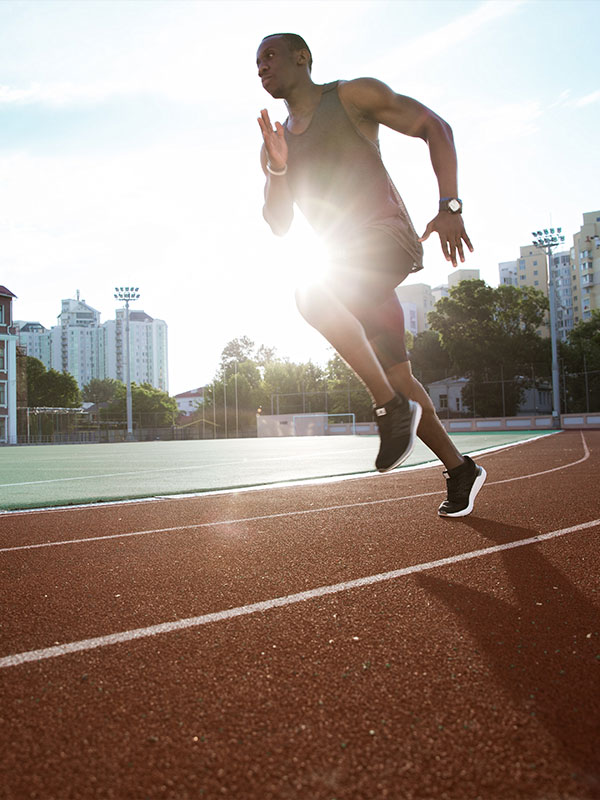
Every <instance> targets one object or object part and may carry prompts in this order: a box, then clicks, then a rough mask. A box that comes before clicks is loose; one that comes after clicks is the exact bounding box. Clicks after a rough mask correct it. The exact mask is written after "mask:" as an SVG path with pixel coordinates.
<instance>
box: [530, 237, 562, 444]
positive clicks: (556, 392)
mask: <svg viewBox="0 0 600 800" xmlns="http://www.w3.org/2000/svg"><path fill="white" fill-rule="evenodd" d="M561 231H562V228H556V229H554V228H544V230H543V231H533V232H532V234H531V235H532V236H533V244H534V247H539V248H540V249H541V250H545V251H546V254H547V256H548V298H549V300H550V340H551V343H552V425H553V427H555V428H560V386H559V382H558V345H557V336H556V294H555V285H554V270H553V269H552V251H553V250H554V248H555V247H558V246H559V245H560V244H562V243H563V242H564V241H565V237H564V236H563V235H562V233H561Z"/></svg>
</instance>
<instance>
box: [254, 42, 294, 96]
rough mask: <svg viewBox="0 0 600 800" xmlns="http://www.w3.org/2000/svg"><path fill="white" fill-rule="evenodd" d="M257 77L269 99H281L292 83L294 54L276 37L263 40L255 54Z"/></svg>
mask: <svg viewBox="0 0 600 800" xmlns="http://www.w3.org/2000/svg"><path fill="white" fill-rule="evenodd" d="M256 66H257V67H258V77H259V78H260V80H261V83H262V85H263V88H264V89H266V90H267V92H268V93H269V94H270V95H271V97H276V98H282V97H285V96H286V91H287V89H288V88H289V86H290V82H291V81H293V79H294V77H295V75H296V73H297V67H296V62H295V60H294V54H293V53H292V52H291V50H290V49H289V47H288V45H287V43H286V42H285V41H284V40H283V39H281V38H280V37H278V36H269V37H268V38H267V39H263V41H262V42H261V43H260V47H259V48H258V53H257V54H256Z"/></svg>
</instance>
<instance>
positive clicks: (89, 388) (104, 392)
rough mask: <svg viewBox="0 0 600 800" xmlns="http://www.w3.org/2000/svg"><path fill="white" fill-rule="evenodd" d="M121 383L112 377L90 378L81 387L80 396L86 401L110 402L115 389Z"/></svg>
mask: <svg viewBox="0 0 600 800" xmlns="http://www.w3.org/2000/svg"><path fill="white" fill-rule="evenodd" d="M122 385H123V384H122V383H121V381H117V380H115V379H114V378H104V379H102V380H101V379H100V378H92V380H91V381H90V382H89V383H88V384H87V385H86V386H84V387H83V389H82V391H81V396H82V398H83V400H84V402H86V403H110V402H112V401H113V400H114V399H115V395H116V393H117V389H118V388H119V386H122Z"/></svg>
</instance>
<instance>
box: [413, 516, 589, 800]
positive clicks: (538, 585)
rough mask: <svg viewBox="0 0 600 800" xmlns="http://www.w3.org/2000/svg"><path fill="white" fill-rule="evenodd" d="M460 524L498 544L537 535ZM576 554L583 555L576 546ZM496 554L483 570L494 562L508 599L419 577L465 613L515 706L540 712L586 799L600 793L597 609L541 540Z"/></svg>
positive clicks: (475, 522)
mask: <svg viewBox="0 0 600 800" xmlns="http://www.w3.org/2000/svg"><path fill="white" fill-rule="evenodd" d="M461 522H462V524H465V525H468V526H469V527H470V528H472V529H473V530H475V531H477V533H478V534H480V535H481V537H482V539H484V540H485V539H487V540H489V541H491V542H493V543H494V544H502V543H504V542H508V541H515V540H517V539H524V538H529V537H531V536H534V535H535V533H536V532H535V531H532V530H529V529H527V528H521V527H516V526H512V527H511V526H506V525H503V524H500V523H495V522H490V521H489V520H483V519H478V518H477V517H469V519H468V520H464V521H461ZM459 524H460V523H459ZM584 535H585V534H584ZM570 553H571V554H574V555H571V556H570V557H571V558H577V550H576V549H574V550H573V549H572V550H570ZM490 558H493V559H495V562H490V563H489V564H486V565H484V566H485V568H486V569H488V570H491V569H493V566H494V563H495V565H496V566H497V567H498V568H497V570H496V571H495V572H494V578H495V582H501V583H500V585H502V586H505V587H507V589H508V592H506V593H503V594H504V597H503V598H502V599H501V598H499V597H495V596H494V594H493V592H490V593H487V592H485V591H481V590H477V589H474V588H471V587H470V586H465V585H463V584H458V583H452V582H450V581H446V580H444V579H442V578H440V577H437V576H432V575H430V574H425V573H421V574H419V575H417V576H415V577H416V579H417V581H418V582H419V584H420V585H421V586H422V587H423V588H424V589H426V590H427V591H428V592H430V593H431V594H432V595H435V596H436V597H438V598H439V599H440V600H441V601H442V602H443V603H444V604H445V605H446V606H447V608H448V609H450V610H451V611H452V612H453V613H455V614H457V615H459V616H460V618H461V620H462V622H463V623H464V625H465V628H466V631H467V632H468V633H469V634H470V636H471V637H472V639H473V640H475V641H476V642H477V649H478V650H479V651H480V652H482V653H483V654H484V657H485V659H486V660H487V662H488V664H489V666H490V667H491V670H492V671H493V673H494V675H495V677H496V679H497V681H498V682H499V683H500V684H501V685H502V687H503V688H504V689H505V691H506V692H508V693H509V694H510V695H512V697H513V700H514V703H515V706H516V707H518V708H520V709H522V710H523V711H525V713H526V714H530V715H535V719H537V720H538V722H540V723H541V724H542V725H543V726H544V728H545V729H546V730H547V731H548V732H549V733H550V734H551V735H552V736H553V738H554V739H555V740H556V742H557V743H559V745H560V747H561V748H562V750H563V752H564V753H565V755H567V756H568V758H569V759H570V760H571V761H572V763H573V765H574V768H575V769H574V772H575V773H576V780H577V782H578V783H580V784H581V785H582V788H584V787H585V789H586V790H587V791H588V792H591V794H586V797H591V796H593V797H600V757H599V755H598V754H599V752H600V751H599V747H600V744H599V743H600V723H599V720H600V690H599V687H600V682H599V680H598V661H597V654H598V649H599V645H600V641H599V625H598V620H599V610H598V608H597V607H594V605H592V603H590V601H589V600H588V599H587V598H586V597H585V596H584V595H583V594H582V593H581V592H580V591H579V590H578V589H577V588H576V586H574V585H573V584H572V583H571V582H570V581H569V580H568V579H567V578H566V576H565V575H564V574H563V573H562V572H561V571H560V570H559V569H558V568H557V567H556V566H555V565H554V564H553V563H552V562H551V561H550V560H549V559H548V558H546V557H544V556H543V555H542V553H541V552H540V549H539V547H538V546H537V545H527V546H525V547H519V548H515V549H511V550H504V551H502V552H501V553H499V554H498V556H491V557H490ZM498 558H500V559H501V562H502V564H501V566H500V565H499V564H498V560H497V559H498ZM467 563H468V562H467ZM471 563H473V562H471ZM593 570H594V566H593V565H590V567H589V570H588V574H593ZM486 583H489V580H488V579H487V578H486ZM507 595H508V597H507ZM590 633H591V634H592V635H591V637H589V638H588V635H589V634H590Z"/></svg>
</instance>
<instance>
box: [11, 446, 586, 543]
mask: <svg viewBox="0 0 600 800" xmlns="http://www.w3.org/2000/svg"><path fill="white" fill-rule="evenodd" d="M581 440H582V443H583V450H584V453H583V456H582V457H581V458H580V459H578V460H577V461H573V462H571V463H569V464H563V465H562V466H561V467H552V468H550V469H547V470H543V471H541V472H532V473H530V474H529V475H518V476H516V477H514V478H505V479H503V480H500V481H490V482H488V483H486V484H484V486H495V485H497V484H500V483H510V482H511V481H522V480H526V479H527V478H535V477H539V476H540V475H547V474H548V473H550V472H557V471H560V470H563V469H567V468H568V467H574V466H576V465H577V464H581V463H582V462H584V461H587V459H588V458H589V457H590V451H589V448H588V446H587V443H586V441H585V438H584V436H583V434H581ZM440 494H444V491H443V490H437V491H435V492H420V493H419V494H411V495H402V496H400V497H385V498H379V499H378V500H361V501H360V502H358V503H343V504H340V505H334V506H319V508H306V509H299V510H297V511H283V512H281V513H278V514H262V515H259V516H255V517H241V518H237V519H224V520H215V521H211V522H197V523H194V524H193V525H176V526H174V527H170V528H152V529H149V530H144V531H130V532H129V533H114V534H108V535H107V536H89V537H87V538H81V539H63V540H61V541H56V542H39V543H37V544H22V545H15V546H13V547H2V548H0V553H11V552H15V551H17V550H37V549H39V548H42V547H61V546H63V545H69V544H85V543H87V542H102V541H105V540H106V541H108V540H110V539H126V538H129V537H132V536H148V535H150V534H153V533H173V532H176V531H186V530H199V529H201V528H216V527H219V526H223V525H238V524H241V523H244V522H261V521H264V520H267V519H282V518H286V517H300V516H304V515H308V514H324V513H327V512H331V511H344V510H346V509H349V508H362V507H363V506H364V507H366V506H375V505H383V504H384V503H399V502H402V501H404V500H418V499H420V498H423V497H435V495H440Z"/></svg>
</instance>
